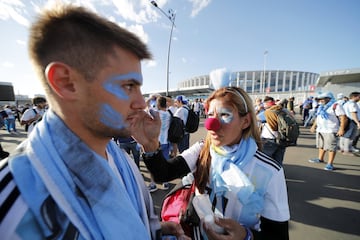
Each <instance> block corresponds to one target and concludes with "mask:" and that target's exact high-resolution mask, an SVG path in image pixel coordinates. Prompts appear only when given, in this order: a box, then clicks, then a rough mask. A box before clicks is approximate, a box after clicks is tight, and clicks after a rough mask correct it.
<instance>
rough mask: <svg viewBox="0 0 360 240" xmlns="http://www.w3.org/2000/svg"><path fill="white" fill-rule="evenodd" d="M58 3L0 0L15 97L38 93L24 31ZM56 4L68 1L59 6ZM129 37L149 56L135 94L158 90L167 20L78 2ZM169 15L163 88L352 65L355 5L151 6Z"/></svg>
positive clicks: (132, 1) (284, 0) (122, 6)
mask: <svg viewBox="0 0 360 240" xmlns="http://www.w3.org/2000/svg"><path fill="white" fill-rule="evenodd" d="M54 1H59V0H49V1H45V0H23V1H21V0H0V32H1V38H0V39H1V40H0V41H1V44H0V52H1V54H0V76H1V79H0V81H2V82H11V83H12V84H13V85H14V89H15V94H22V95H28V96H29V97H32V96H34V95H36V94H43V93H44V91H43V90H42V88H41V85H40V83H39V81H38V80H37V77H36V75H35V72H34V70H33V68H32V65H31V62H30V60H29V57H28V52H27V44H28V29H29V26H30V25H31V23H32V22H33V21H34V19H35V17H36V14H37V13H38V12H39V11H40V9H42V8H44V7H48V6H49V5H51V4H53V2H54ZM62 2H70V1H65V0H63V1H62ZM71 2H72V3H75V4H78V5H82V6H85V7H87V8H89V9H91V10H92V11H95V12H97V13H98V14H100V15H101V16H104V17H106V18H107V19H109V20H111V21H114V22H116V23H117V24H119V25H120V26H122V27H125V28H127V29H128V30H130V31H131V32H134V33H135V34H137V35H138V36H139V37H140V38H141V39H142V40H143V41H144V42H145V43H146V44H147V45H148V46H149V49H150V51H151V52H152V54H153V59H152V60H151V61H144V62H142V73H143V78H144V83H143V86H142V91H143V93H155V92H157V91H165V90H166V82H167V80H166V79H167V60H168V47H169V40H170V32H171V26H172V24H171V21H170V20H169V19H168V18H167V17H166V16H165V15H164V14H163V13H162V12H161V11H160V10H159V9H158V8H156V7H154V6H153V5H152V4H151V3H150V2H151V1H150V0H114V1H111V0H78V1H74V0H73V1H71ZM156 3H157V5H158V7H159V8H161V9H162V10H163V11H164V12H168V10H170V9H171V10H173V12H174V13H175V27H174V29H173V34H172V38H171V47H170V55H169V90H170V91H171V90H172V89H176V88H177V87H178V83H179V82H182V81H184V80H187V79H189V78H192V77H195V76H202V75H207V74H209V73H210V72H211V71H212V70H214V69H218V68H227V69H229V70H231V71H251V70H263V69H264V68H265V69H266V70H293V71H308V72H315V73H321V72H326V71H333V70H342V69H351V68H359V67H360V14H359V13H360V1H359V0H343V1H339V0H315V1H314V0H158V1H156Z"/></svg>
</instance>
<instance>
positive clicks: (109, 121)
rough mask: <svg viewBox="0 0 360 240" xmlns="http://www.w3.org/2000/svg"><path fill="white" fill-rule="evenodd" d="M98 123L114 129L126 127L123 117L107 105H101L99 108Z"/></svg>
mask: <svg viewBox="0 0 360 240" xmlns="http://www.w3.org/2000/svg"><path fill="white" fill-rule="evenodd" d="M100 122H101V123H103V124H104V125H106V126H108V127H110V128H114V129H122V128H125V127H127V124H125V122H124V119H123V116H122V115H121V114H120V113H119V112H117V111H115V109H113V108H112V107H111V106H110V105H108V104H103V105H102V106H101V108H100Z"/></svg>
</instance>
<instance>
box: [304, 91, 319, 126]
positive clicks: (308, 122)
mask: <svg viewBox="0 0 360 240" xmlns="http://www.w3.org/2000/svg"><path fill="white" fill-rule="evenodd" d="M318 101H319V99H317V98H314V99H313V101H312V104H311V106H312V107H311V109H310V110H309V115H308V117H307V118H306V120H305V122H304V127H307V126H308V125H312V124H313V121H314V120H315V118H316V113H317V110H318V106H319V104H318Z"/></svg>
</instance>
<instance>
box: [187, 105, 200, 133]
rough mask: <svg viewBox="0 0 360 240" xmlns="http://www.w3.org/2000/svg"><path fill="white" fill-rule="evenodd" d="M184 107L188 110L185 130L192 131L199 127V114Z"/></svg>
mask: <svg viewBox="0 0 360 240" xmlns="http://www.w3.org/2000/svg"><path fill="white" fill-rule="evenodd" d="M186 109H187V110H188V112H189V114H188V117H187V120H186V124H185V130H186V131H187V132H188V133H194V132H196V131H197V130H198V128H199V122H200V118H199V116H198V115H197V114H196V113H195V112H194V110H192V109H189V108H187V107H186Z"/></svg>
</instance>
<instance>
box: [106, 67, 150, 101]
mask: <svg viewBox="0 0 360 240" xmlns="http://www.w3.org/2000/svg"><path fill="white" fill-rule="evenodd" d="M124 80H135V81H136V82H137V83H138V84H140V85H142V83H143V78H142V75H141V74H140V73H137V72H131V73H127V74H122V75H116V76H113V77H111V78H109V79H107V80H106V81H105V82H104V84H103V87H104V89H105V90H106V91H108V92H109V93H111V94H113V95H115V96H116V97H117V98H119V99H122V100H128V99H129V96H128V95H127V94H126V93H125V92H124V90H123V89H122V88H121V84H120V83H119V82H121V81H124Z"/></svg>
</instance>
